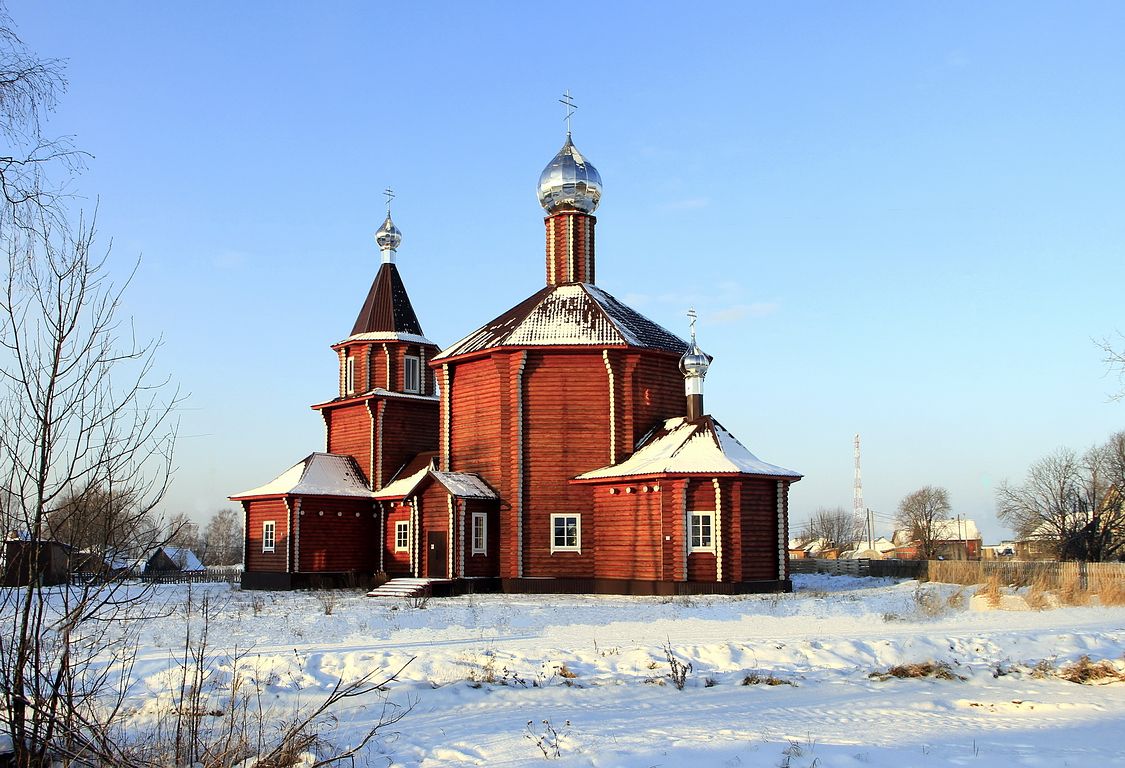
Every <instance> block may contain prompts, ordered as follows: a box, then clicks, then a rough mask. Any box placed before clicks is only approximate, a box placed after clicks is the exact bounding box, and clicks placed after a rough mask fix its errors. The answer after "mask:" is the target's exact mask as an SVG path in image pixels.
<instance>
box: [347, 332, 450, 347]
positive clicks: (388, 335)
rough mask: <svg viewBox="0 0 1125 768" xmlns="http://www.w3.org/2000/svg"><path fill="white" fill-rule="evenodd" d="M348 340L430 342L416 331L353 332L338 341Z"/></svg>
mask: <svg viewBox="0 0 1125 768" xmlns="http://www.w3.org/2000/svg"><path fill="white" fill-rule="evenodd" d="M349 341H403V342H406V343H407V344H432V345H433V346H435V347H436V346H437V344H434V343H433V342H432V341H430V340H429V339H427V338H426V337H425V336H422V335H420V334H417V333H395V332H394V331H370V332H367V333H353V334H352V335H351V336H349V337H348V338H346V339H344V340H343V341H341V342H339V343H340V344H344V343H346V342H349Z"/></svg>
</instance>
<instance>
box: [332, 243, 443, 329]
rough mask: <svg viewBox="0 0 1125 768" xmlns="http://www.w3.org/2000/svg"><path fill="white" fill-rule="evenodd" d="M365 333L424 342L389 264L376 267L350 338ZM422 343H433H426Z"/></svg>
mask: <svg viewBox="0 0 1125 768" xmlns="http://www.w3.org/2000/svg"><path fill="white" fill-rule="evenodd" d="M369 333H393V334H406V335H409V336H414V337H421V338H423V339H425V335H424V334H423V333H422V325H421V323H419V322H418V315H416V314H414V307H413V306H411V304H410V296H408V295H407V293H406V286H405V285H403V283H402V278H401V277H399V274H398V268H397V267H396V266H395V265H394V263H393V262H389V263H384V264H382V265H380V267H379V271H378V272H377V273H376V274H375V280H374V281H372V283H371V290H370V291H368V292H367V299H366V300H365V301H364V302H363V307H361V308H360V310H359V317H357V318H356V320H355V325H354V326H352V333H351V335H352V336H357V335H359V334H369ZM425 343H433V342H430V341H429V340H426V342H425Z"/></svg>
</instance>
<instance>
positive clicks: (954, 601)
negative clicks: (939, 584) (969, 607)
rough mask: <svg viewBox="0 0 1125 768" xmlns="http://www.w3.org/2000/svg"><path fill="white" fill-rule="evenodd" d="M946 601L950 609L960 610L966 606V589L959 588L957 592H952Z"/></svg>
mask: <svg viewBox="0 0 1125 768" xmlns="http://www.w3.org/2000/svg"><path fill="white" fill-rule="evenodd" d="M945 602H946V605H948V606H949V609H950V610H953V611H960V610H961V609H963V608H964V607H965V590H964V589H959V590H957V591H956V592H954V593H953V594H951V595H950V596H949V599H947V600H946V601H945Z"/></svg>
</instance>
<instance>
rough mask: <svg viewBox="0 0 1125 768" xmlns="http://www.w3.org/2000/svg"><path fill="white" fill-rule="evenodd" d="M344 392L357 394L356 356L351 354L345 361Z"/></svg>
mask: <svg viewBox="0 0 1125 768" xmlns="http://www.w3.org/2000/svg"><path fill="white" fill-rule="evenodd" d="M344 394H348V395H354V394H355V358H354V357H352V356H351V355H348V359H347V361H346V362H345V363H344Z"/></svg>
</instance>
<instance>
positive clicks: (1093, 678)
mask: <svg viewBox="0 0 1125 768" xmlns="http://www.w3.org/2000/svg"><path fill="white" fill-rule="evenodd" d="M1058 675H1059V677H1061V678H1062V679H1063V680H1069V681H1070V682H1072V683H1099V682H1119V681H1121V680H1125V675H1123V674H1122V673H1121V671H1120V670H1118V669H1117V666H1116V665H1115V664H1114V663H1113V662H1112V661H1110V660H1109V659H1103V660H1102V661H1091V660H1090V657H1089V656H1082V657H1081V658H1080V659H1078V661H1076V662H1074V663H1073V664H1067V665H1065V666H1064V667H1063V668H1062V669H1060V670H1059V673H1058Z"/></svg>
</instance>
